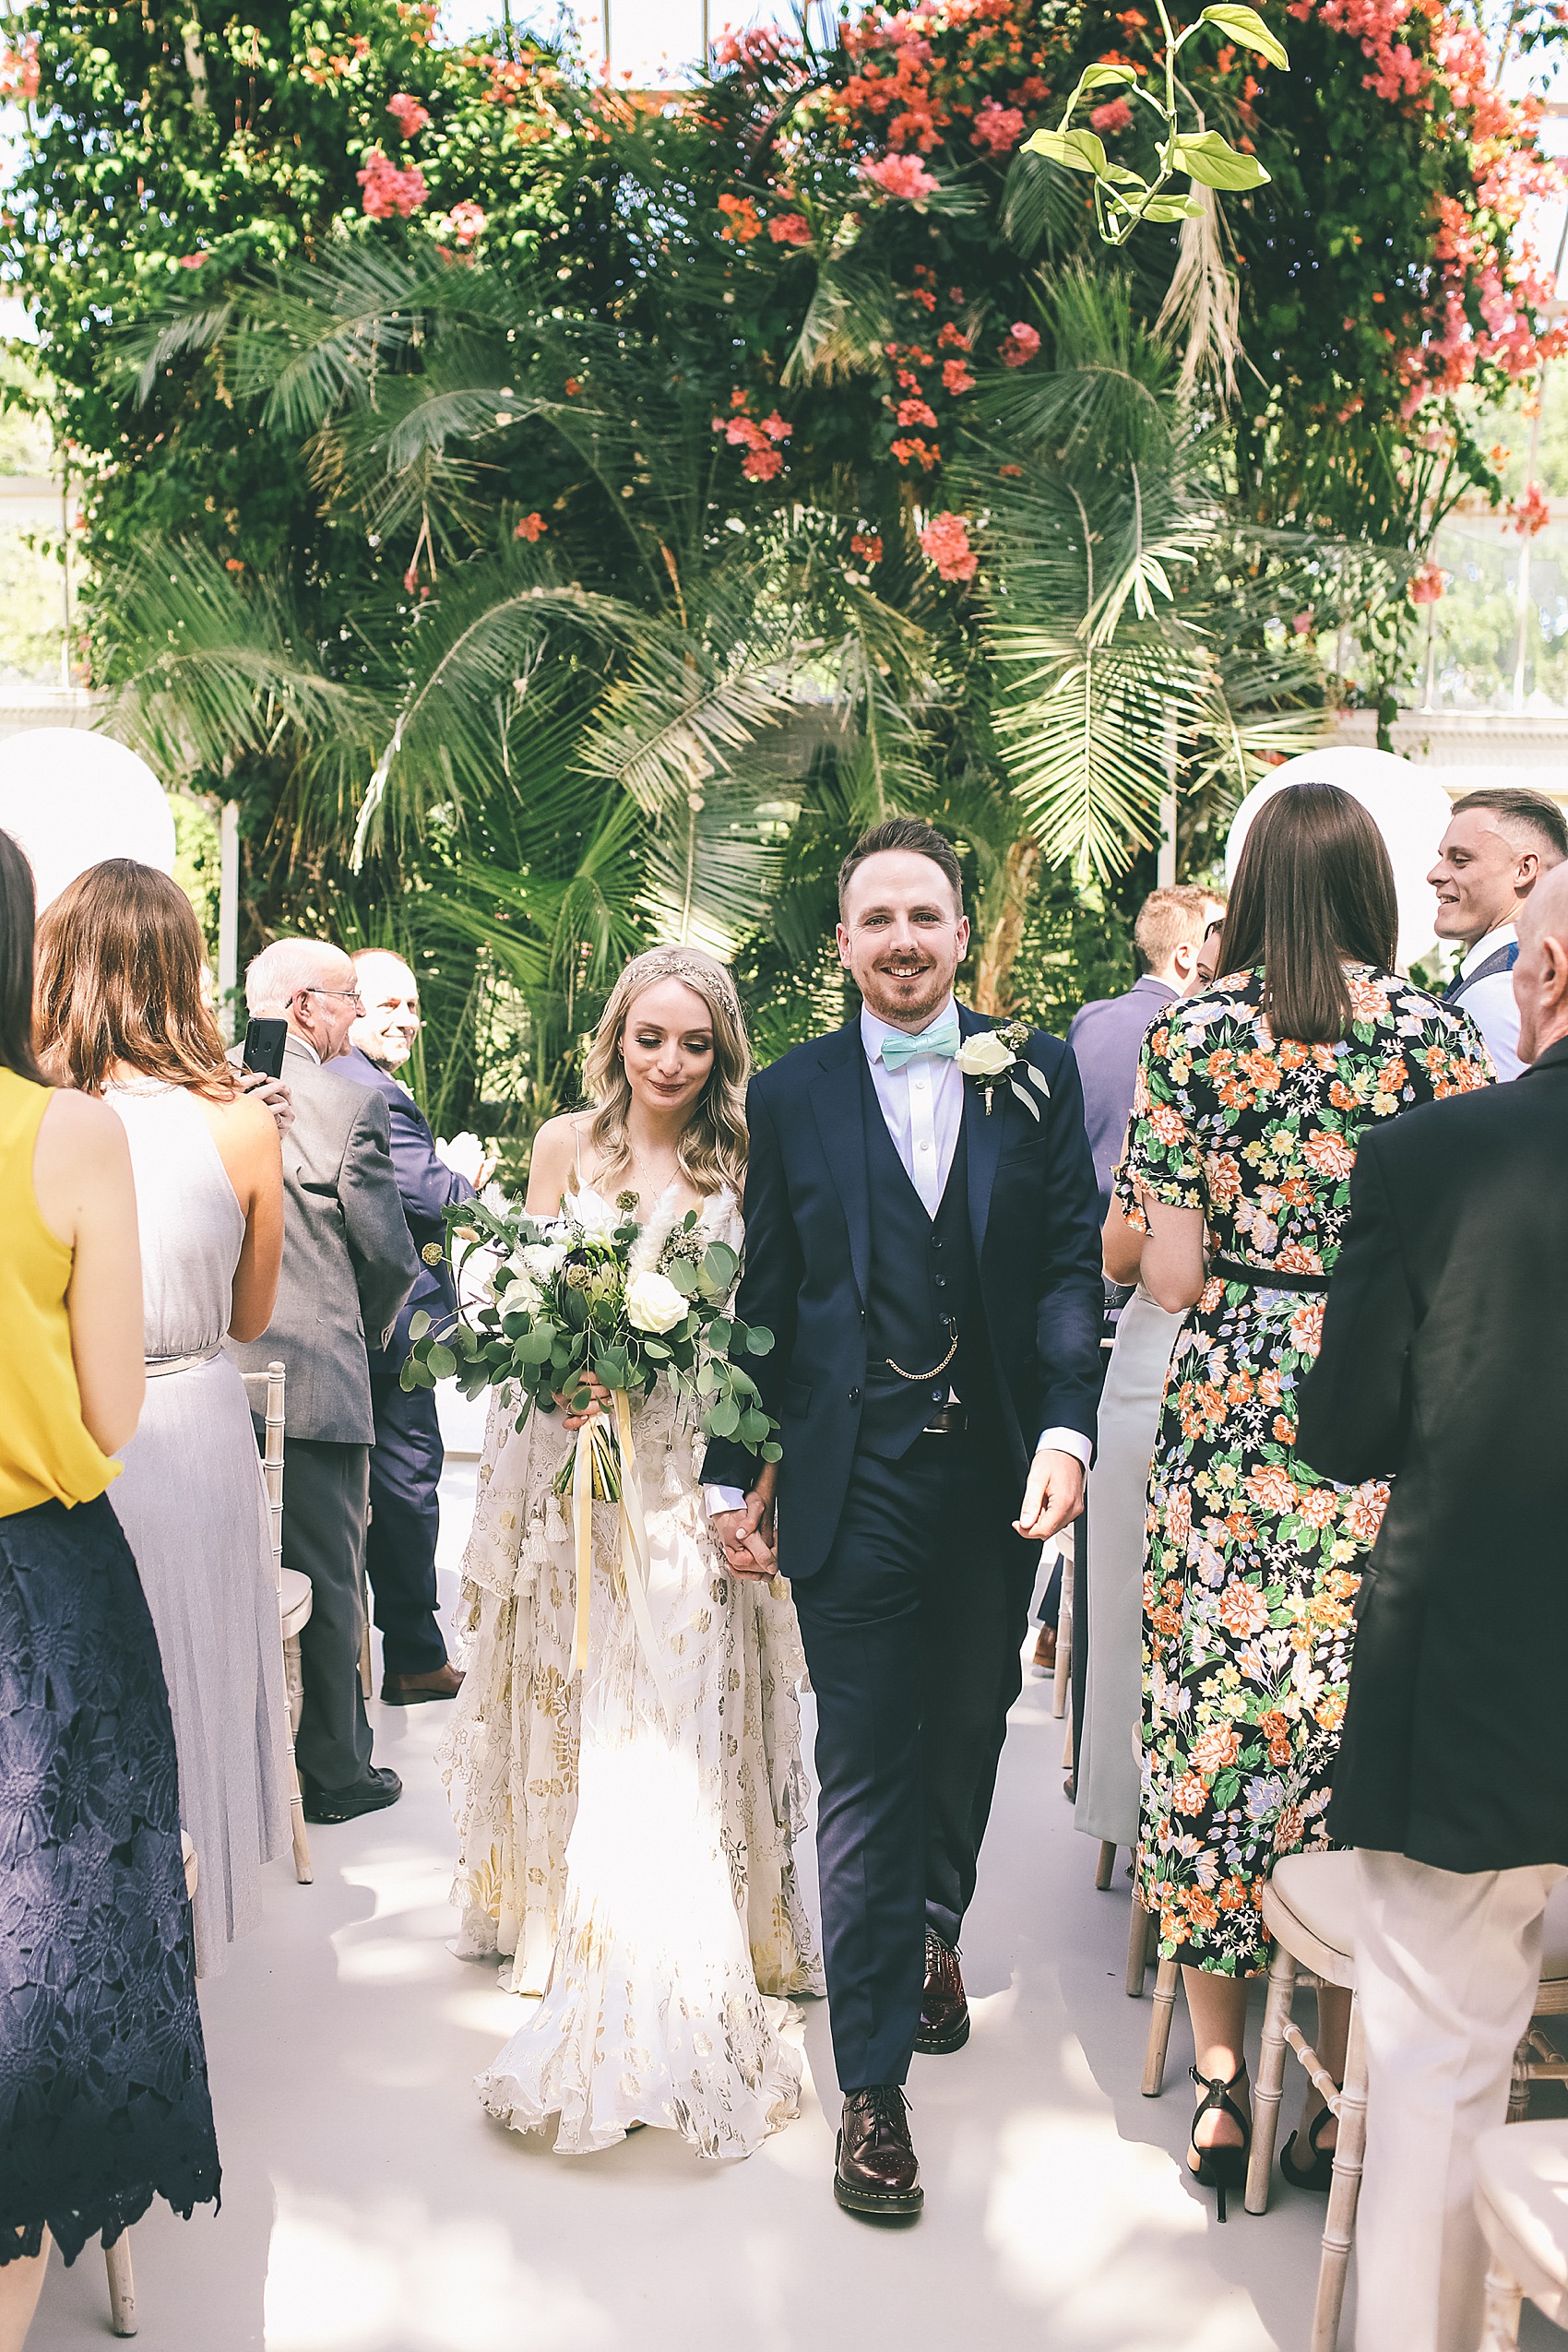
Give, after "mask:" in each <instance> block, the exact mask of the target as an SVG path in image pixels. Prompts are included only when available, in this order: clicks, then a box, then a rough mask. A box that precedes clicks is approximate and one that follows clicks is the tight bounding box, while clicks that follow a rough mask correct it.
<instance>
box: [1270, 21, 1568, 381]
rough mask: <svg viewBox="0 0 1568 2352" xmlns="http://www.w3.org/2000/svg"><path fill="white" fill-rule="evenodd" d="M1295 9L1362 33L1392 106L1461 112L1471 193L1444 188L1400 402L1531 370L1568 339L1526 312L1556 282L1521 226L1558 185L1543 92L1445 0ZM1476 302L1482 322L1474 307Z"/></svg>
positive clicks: (1402, 366) (1402, 357)
mask: <svg viewBox="0 0 1568 2352" xmlns="http://www.w3.org/2000/svg"><path fill="white" fill-rule="evenodd" d="M1287 14H1288V15H1289V16H1292V17H1295V18H1298V19H1299V20H1300V21H1302V22H1304V21H1306V20H1307V19H1308V18H1313V17H1314V16H1315V17H1316V18H1317V20H1318V21H1319V23H1321V24H1323V25H1325V26H1327V28H1328V29H1329V30H1331V31H1334V32H1338V33H1342V34H1343V35H1344V36H1345V37H1346V39H1347V40H1349V41H1354V42H1357V43H1358V44H1359V45H1360V50H1361V53H1362V55H1363V56H1364V57H1365V59H1366V61H1367V70H1366V72H1365V74H1364V75H1363V76H1362V80H1363V82H1364V84H1365V87H1366V88H1367V89H1371V90H1372V91H1374V92H1375V93H1376V95H1377V96H1378V97H1379V98H1381V99H1384V100H1385V101H1387V102H1388V103H1389V104H1390V105H1395V106H1399V107H1401V108H1404V109H1407V110H1417V109H1420V110H1431V108H1432V107H1433V104H1434V101H1445V102H1444V103H1443V104H1442V113H1443V114H1444V115H1445V116H1447V117H1448V118H1449V119H1450V120H1452V121H1453V122H1454V124H1455V126H1456V127H1457V129H1458V134H1459V137H1460V138H1461V139H1463V140H1465V141H1467V143H1468V145H1469V149H1470V157H1471V172H1472V178H1473V193H1472V194H1471V195H1470V196H1468V197H1467V199H1464V200H1462V199H1461V198H1460V197H1458V196H1455V195H1453V194H1451V193H1439V195H1438V196H1437V197H1436V199H1435V204H1436V212H1437V220H1438V234H1437V238H1436V242H1435V254H1436V258H1437V262H1438V273H1439V275H1438V284H1437V286H1436V288H1435V289H1434V299H1433V301H1432V303H1431V304H1430V305H1429V307H1428V328H1427V332H1426V333H1425V335H1424V336H1423V338H1422V340H1421V341H1420V343H1419V344H1417V345H1415V346H1413V347H1412V348H1410V349H1409V350H1404V351H1402V352H1400V354H1399V356H1398V360H1397V362H1396V364H1397V367H1398V371H1399V374H1400V377H1401V378H1402V380H1403V382H1404V385H1405V387H1406V388H1405V396H1404V401H1403V410H1404V414H1405V415H1406V417H1407V418H1408V417H1410V416H1413V415H1414V413H1415V411H1416V410H1417V409H1419V408H1420V405H1421V403H1422V401H1423V400H1425V399H1427V398H1431V396H1432V395H1434V394H1438V395H1442V394H1448V393H1453V392H1456V391H1457V390H1458V389H1459V388H1460V386H1462V385H1465V384H1467V383H1468V382H1469V381H1470V380H1471V378H1472V377H1473V376H1474V374H1475V373H1476V369H1477V367H1478V366H1479V364H1480V363H1481V362H1483V361H1491V362H1494V363H1495V364H1496V365H1497V366H1499V367H1501V368H1502V369H1503V372H1504V374H1507V375H1510V376H1514V377H1518V376H1521V375H1526V374H1530V373H1531V371H1532V370H1533V369H1535V368H1536V367H1538V365H1539V363H1540V362H1541V361H1542V360H1543V359H1550V358H1554V357H1555V356H1556V355H1557V353H1558V352H1559V351H1561V350H1564V349H1568V334H1564V332H1563V330H1562V328H1552V329H1550V330H1549V332H1548V333H1547V334H1545V335H1538V334H1537V333H1536V331H1535V328H1534V327H1533V325H1532V323H1531V320H1530V318H1529V316H1528V315H1527V314H1528V312H1529V311H1530V310H1537V309H1538V308H1539V306H1540V305H1541V304H1542V303H1544V302H1545V301H1546V300H1547V299H1548V298H1549V296H1550V292H1551V291H1552V289H1551V287H1550V282H1549V280H1548V277H1547V274H1546V273H1545V272H1544V271H1543V269H1542V267H1541V265H1540V261H1539V258H1538V255H1536V254H1535V252H1534V251H1533V249H1532V248H1531V246H1530V244H1529V241H1528V239H1527V238H1526V236H1525V235H1524V234H1523V233H1522V232H1521V230H1520V228H1519V222H1520V220H1521V216H1522V214H1523V212H1524V209H1525V205H1526V200H1527V199H1528V198H1529V197H1530V196H1546V195H1550V194H1552V193H1554V192H1555V191H1556V190H1557V189H1558V188H1559V187H1560V185H1561V179H1560V175H1559V173H1558V171H1557V168H1556V166H1555V165H1554V164H1553V163H1552V162H1551V161H1550V160H1549V159H1548V158H1547V157H1545V156H1543V155H1542V154H1541V153H1540V151H1539V149H1538V146H1537V144H1536V139H1535V130H1536V125H1537V124H1538V121H1539V119H1540V102H1539V101H1538V100H1537V99H1534V98H1526V99H1524V100H1523V101H1519V102H1517V103H1515V101H1513V100H1511V99H1509V98H1507V97H1505V96H1504V95H1503V92H1502V91H1501V90H1500V89H1498V88H1497V87H1496V83H1495V77H1494V75H1493V72H1492V68H1491V59H1490V57H1489V55H1488V52H1487V45H1486V39H1485V36H1484V34H1483V33H1482V31H1481V30H1480V29H1479V26H1477V25H1475V24H1471V23H1468V22H1467V21H1466V20H1465V19H1464V18H1461V17H1459V16H1457V15H1456V14H1455V13H1454V12H1453V11H1452V10H1451V9H1449V8H1447V7H1445V6H1443V0H1288V6H1287ZM1475 312H1479V324H1478V323H1477V321H1476V318H1475V316H1474V315H1473V314H1474V313H1475Z"/></svg>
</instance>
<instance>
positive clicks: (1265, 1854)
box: [1117, 783, 1491, 2216]
mask: <svg viewBox="0 0 1568 2352" xmlns="http://www.w3.org/2000/svg"><path fill="white" fill-rule="evenodd" d="M1397 928H1398V922H1397V909H1396V901H1395V895H1394V874H1393V869H1392V867H1391V866H1390V864H1389V861H1388V852H1387V850H1386V849H1384V844H1383V838H1382V836H1381V835H1380V834H1379V832H1378V830H1377V827H1376V826H1375V825H1374V824H1373V822H1372V818H1371V817H1370V816H1369V815H1368V814H1367V813H1366V811H1365V810H1364V809H1363V808H1362V807H1361V806H1360V803H1359V802H1355V801H1353V800H1351V798H1350V797H1349V795H1348V793H1346V792H1342V791H1340V790H1337V789H1336V787H1335V786H1333V785H1329V784H1318V783H1305V784H1298V785H1293V786H1291V787H1289V789H1288V790H1284V791H1281V792H1279V793H1277V794H1276V796H1275V797H1274V799H1272V800H1271V801H1269V802H1266V803H1265V806H1264V807H1263V809H1262V810H1260V812H1259V814H1258V816H1257V818H1256V820H1255V822H1254V823H1253V827H1252V830H1251V832H1250V833H1249V834H1248V836H1247V839H1246V844H1245V847H1244V848H1243V849H1242V852H1241V862H1240V864H1239V866H1238V868H1237V873H1236V879H1235V884H1234V886H1233V888H1232V891H1231V896H1230V904H1229V909H1228V911H1227V914H1226V919H1225V931H1224V934H1223V938H1222V941H1221V950H1220V956H1219V967H1220V970H1221V973H1222V974H1223V975H1224V977H1223V978H1221V979H1220V980H1218V981H1217V982H1216V984H1215V986H1214V987H1213V988H1211V989H1208V990H1206V992H1204V993H1203V994H1202V995H1200V996H1197V997H1194V999H1192V1000H1191V1002H1190V1003H1187V1004H1178V1005H1175V1006H1173V1007H1172V1008H1171V1011H1170V1016H1169V1018H1168V1019H1166V1020H1163V1021H1158V1022H1157V1023H1156V1024H1155V1026H1154V1027H1153V1028H1151V1029H1150V1031H1149V1033H1148V1036H1147V1037H1146V1039H1145V1041H1144V1048H1143V1054H1142V1058H1141V1061H1140V1064H1139V1071H1138V1092H1137V1099H1136V1101H1135V1104H1134V1120H1133V1126H1132V1132H1131V1134H1130V1137H1129V1140H1128V1149H1127V1157H1126V1159H1125V1161H1124V1163H1123V1168H1122V1170H1121V1171H1120V1173H1119V1176H1118V1179H1117V1197H1118V1199H1119V1200H1120V1201H1121V1203H1122V1205H1123V1209H1124V1210H1125V1211H1126V1214H1127V1218H1128V1221H1129V1223H1131V1224H1132V1225H1134V1226H1135V1227H1136V1226H1141V1227H1143V1228H1145V1229H1146V1234H1147V1239H1146V1241H1145V1243H1144V1246H1143V1253H1142V1280H1143V1283H1144V1286H1145V1288H1146V1289H1147V1291H1148V1293H1149V1296H1150V1297H1151V1299H1153V1300H1154V1301H1155V1302H1156V1304H1157V1305H1158V1306H1161V1307H1163V1308H1165V1309H1166V1310H1167V1312H1168V1313H1188V1312H1189V1311H1191V1321H1190V1323H1189V1324H1188V1327H1187V1329H1186V1330H1185V1331H1184V1332H1183V1334H1182V1336H1181V1338H1180V1339H1179V1340H1178V1341H1177V1344H1176V1348H1175V1352H1174V1354H1173V1355H1172V1358H1171V1362H1170V1378H1169V1380H1168V1383H1167V1385H1166V1392H1165V1401H1164V1405H1163V1407H1162V1409H1161V1413H1160V1421H1159V1433H1158V1442H1157V1444H1156V1448H1155V1455H1154V1460H1153V1464H1152V1467H1151V1470H1150V1478H1149V1516H1148V1553H1147V1565H1146V1591H1145V1607H1146V1633H1145V1680H1144V1696H1145V1706H1144V1723H1143V1754H1144V1784H1143V1801H1142V1810H1141V1818H1140V1823H1139V1856H1138V1894H1139V1897H1140V1900H1141V1901H1142V1902H1143V1904H1144V1906H1145V1907H1146V1909H1148V1910H1150V1911H1153V1912H1155V1913H1157V1914H1158V1918H1159V1924H1160V1952H1161V1954H1162V1955H1163V1956H1164V1957H1165V1958H1167V1959H1174V1960H1180V1961H1181V1962H1182V1964H1183V1970H1184V1975H1185V1980H1186V1988H1187V2001H1188V2006H1189V2008H1190V2010H1191V2013H1192V2020H1193V2034H1194V2040H1195V2042H1196V2045H1197V2061H1198V2062H1197V2065H1196V2067H1195V2068H1194V2081H1195V2083H1196V2084H1197V2085H1198V2087H1199V2089H1200V2090H1201V2091H1202V2092H1203V2094H1204V2096H1203V2099H1202V2101H1201V2103H1200V2105H1199V2108H1198V2111H1197V2114H1196V2116H1195V2117H1194V2125H1193V2141H1192V2152H1191V2155H1190V2156H1189V2158H1188V2161H1189V2164H1190V2166H1191V2168H1192V2169H1193V2170H1194V2173H1195V2174H1196V2175H1197V2177H1198V2179H1199V2180H1202V2181H1204V2182H1206V2183H1211V2184H1213V2185H1214V2186H1216V2187H1217V2189H1218V2197H1219V2210H1220V2213H1221V2215H1222V2216H1223V2214H1224V2211H1225V2199H1226V2193H1227V2191H1228V2189H1231V2188H1235V2187H1238V2186H1239V2185H1240V2183H1241V2179H1242V2177H1243V2172H1244V2164H1245V2156H1244V2151H1245V2148H1246V2146H1247V2144H1248V2141H1249V2139H1250V2137H1251V2128H1252V2127H1251V2123H1250V2120H1249V2116H1248V2111H1247V2106H1246V2091H1245V2082H1246V2070H1245V2063H1244V2061H1243V2058H1242V2051H1241V2034H1242V2026H1243V2024H1244V2022H1245V2017H1246V2006H1247V1979H1248V1978H1251V1977H1253V1976H1255V1975H1256V1974H1258V1972H1259V1971H1260V1970H1261V1969H1262V1968H1263V1966H1264V1965H1265V1959H1266V1956H1267V1938H1266V1935H1265V1930H1264V1927H1263V1921H1262V1918H1261V1916H1260V1913H1259V1910H1258V1897H1259V1894H1260V1891H1261V1888H1262V1886H1263V1884H1264V1883H1265V1880H1266V1879H1267V1877H1268V1875H1269V1872H1270V1871H1272V1869H1273V1867H1274V1865H1275V1863H1276V1862H1277V1860H1278V1859H1279V1858H1280V1857H1281V1856H1282V1855H1286V1854H1294V1853H1298V1852H1301V1850H1302V1849H1303V1848H1307V1847H1322V1846H1324V1844H1325V1843H1326V1842H1327V1838H1326V1829H1325V1822H1324V1817H1325V1812H1326V1808H1327V1803H1328V1788H1329V1777H1330V1774H1331V1772H1332V1770H1333V1765H1334V1758H1335V1754H1336V1750H1337V1747H1338V1734H1339V1725H1340V1722H1341V1720H1342V1719H1343V1716H1344V1711H1345V1693H1346V1685H1347V1681H1348V1674H1349V1667H1350V1645H1351V1635H1352V1610H1351V1605H1352V1603H1353V1601H1354V1599H1355V1597H1356V1591H1357V1587H1358V1585H1359V1582H1360V1562H1361V1561H1362V1560H1364V1558H1365V1556H1366V1554H1367V1552H1368V1550H1370V1549H1371V1546H1372V1539H1373V1538H1374V1537H1375V1535H1376V1533H1377V1530H1378V1526H1379V1523H1380V1521H1381V1519H1382V1516H1383V1510H1384V1503H1385V1501H1386V1499H1387V1489H1386V1487H1385V1486H1383V1485H1381V1484H1379V1483H1378V1482H1377V1481H1376V1480H1372V1479H1369V1480H1365V1481H1362V1482H1361V1483H1360V1484H1358V1485H1356V1486H1355V1487H1353V1488H1351V1489H1350V1490H1349V1491H1346V1490H1344V1489H1343V1488H1339V1487H1336V1486H1335V1485H1333V1484H1331V1483H1330V1481H1329V1480H1327V1479H1324V1478H1323V1477H1322V1476H1321V1475H1320V1474H1319V1473H1318V1472H1317V1471H1316V1470H1314V1469H1312V1468H1310V1467H1308V1465H1307V1463H1306V1461H1304V1460H1303V1459H1302V1458H1301V1453H1300V1451H1299V1449H1298V1446H1297V1442H1296V1400H1297V1394H1298V1390H1299V1387H1300V1384H1301V1380H1302V1378H1303V1377H1304V1375H1305V1373H1306V1372H1307V1371H1308V1369H1309V1368H1310V1366H1311V1364H1312V1362H1313V1358H1314V1357H1315V1355H1316V1353H1317V1348H1318V1338H1319V1334H1320V1331H1321V1326H1322V1320H1323V1301H1322V1296H1321V1294H1322V1292H1323V1291H1324V1289H1326V1287H1327V1282H1328V1277H1329V1275H1330V1273H1331V1272H1332V1270H1333V1267H1334V1263H1335V1260H1336V1257H1337V1256H1338V1254H1339V1249H1340V1244H1341V1241H1342V1239H1343V1234H1344V1227H1345V1220H1346V1216H1347V1207H1348V1194H1349V1178H1350V1171H1351V1169H1352V1168H1353V1167H1354V1165H1355V1159H1356V1153H1357V1149H1358V1146H1360V1140H1361V1137H1362V1135H1363V1134H1365V1133H1366V1131H1367V1130H1368V1128H1369V1127H1372V1126H1373V1125H1375V1124H1377V1123H1380V1122H1382V1121H1384V1120H1388V1119H1393V1118H1394V1117H1396V1115H1397V1114H1398V1113H1400V1112H1401V1111H1406V1110H1408V1109H1409V1108H1410V1107H1411V1106H1412V1105H1413V1104H1416V1103H1419V1102H1426V1101H1430V1100H1431V1099H1433V1098H1434V1097H1435V1096H1439V1095H1451V1094H1456V1093H1460V1092H1463V1091H1466V1090H1467V1089H1470V1088H1473V1087H1480V1086H1484V1085H1485V1084H1486V1083H1487V1081H1488V1079H1489V1078H1490V1076H1491V1069H1490V1065H1489V1063H1488V1062H1487V1059H1486V1053H1485V1049H1484V1048H1483V1047H1482V1045H1481V1042H1480V1039H1479V1036H1478V1034H1477V1032H1476V1031H1475V1029H1474V1028H1472V1027H1471V1025H1470V1022H1469V1021H1468V1019H1467V1017H1466V1016H1465V1015H1464V1013H1462V1012H1459V1011H1452V1010H1449V1009H1446V1008H1445V1007H1443V1005H1441V1004H1438V1003H1437V1002H1436V1000H1435V999H1434V998H1432V997H1431V996H1428V995H1427V994H1426V993H1425V992H1423V991H1422V990H1420V989H1419V988H1416V987H1414V986H1413V985H1412V984H1411V983H1410V982H1409V981H1408V980H1401V979H1399V978H1398V976H1397V975H1396V972H1395V971H1394V968H1393V966H1394V958H1395V952H1396V936H1397ZM1206 1228H1207V1229H1208V1232H1209V1233H1210V1234H1211V1235H1212V1248H1213V1251H1214V1254H1213V1255H1212V1257H1211V1258H1210V1260H1209V1262H1208V1265H1207V1266H1206V1265H1205V1229H1206ZM1319 2009H1320V2029H1319V2039H1318V2044H1317V2047H1318V2049H1319V2052H1320V2054H1321V2055H1322V2056H1323V2058H1324V2063H1325V2064H1326V2065H1327V2066H1328V2068H1329V2070H1330V2071H1331V2072H1332V2073H1336V2074H1337V2073H1340V2072H1341V2071H1342V2068H1343V2061H1344V2044H1345V2037H1346V2033H1347V2031H1348V2018H1349V2004H1348V1995H1345V1994H1343V1993H1337V1992H1336V1993H1333V1994H1332V1995H1331V1993H1330V1990H1329V1989H1327V1988H1324V1990H1323V1991H1322V1992H1321V1993H1320V1995H1319ZM1237 2094H1240V2097H1238V2096H1236V2095H1237ZM1316 2100H1317V2095H1316V2093H1315V2092H1312V2091H1310V2090H1309V2102H1310V2103H1309V2107H1308V2109H1307V2112H1306V2114H1305V2115H1304V2117H1303V2132H1304V2133H1305V2135H1306V2141H1307V2145H1306V2148H1305V2149H1304V2150H1303V2154H1302V2157H1301V2158H1300V2159H1298V2160H1297V2161H1296V2162H1295V2163H1294V2164H1292V2162H1291V2155H1290V2146H1287V2148H1286V2150H1285V2152H1284V2156H1283V2162H1284V2165H1285V2168H1286V2170H1287V2175H1288V2177H1289V2178H1290V2179H1292V2180H1296V2181H1298V2183H1300V2184H1301V2185H1304V2186H1309V2187H1311V2186H1319V2185H1326V2181H1327V2176H1328V2170H1329V2166H1330V2161H1331V2159H1330V2156H1329V2153H1328V2132H1329V2130H1330V2128H1331V2120H1330V2119H1328V2118H1326V2117H1325V2116H1324V2115H1323V2114H1321V2113H1320V2112H1318V2109H1317V2106H1316ZM1291 2145H1294V2135H1293V2136H1292V2142H1291Z"/></svg>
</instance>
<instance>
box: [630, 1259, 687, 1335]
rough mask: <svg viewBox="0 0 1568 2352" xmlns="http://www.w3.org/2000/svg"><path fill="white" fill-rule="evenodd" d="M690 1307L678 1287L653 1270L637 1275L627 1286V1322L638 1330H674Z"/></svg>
mask: <svg viewBox="0 0 1568 2352" xmlns="http://www.w3.org/2000/svg"><path fill="white" fill-rule="evenodd" d="M686 1307H687V1301H686V1300H684V1299H683V1297H682V1295H681V1293H680V1291H679V1290H677V1289H676V1288H675V1285H674V1284H673V1283H672V1282H671V1281H670V1280H669V1279H668V1277H666V1276H664V1275H662V1274H655V1273H654V1272H653V1270H652V1269H651V1267H650V1268H649V1269H648V1270H647V1272H646V1273H644V1274H634V1275H633V1277H632V1278H631V1281H630V1282H629V1283H628V1284H627V1286H626V1321H627V1322H628V1323H629V1324H631V1326H632V1329H633V1330H634V1331H651V1332H665V1331H673V1329H674V1328H675V1325H676V1324H678V1323H679V1322H680V1321H681V1319H682V1317H683V1315H684V1314H685V1312H686Z"/></svg>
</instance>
